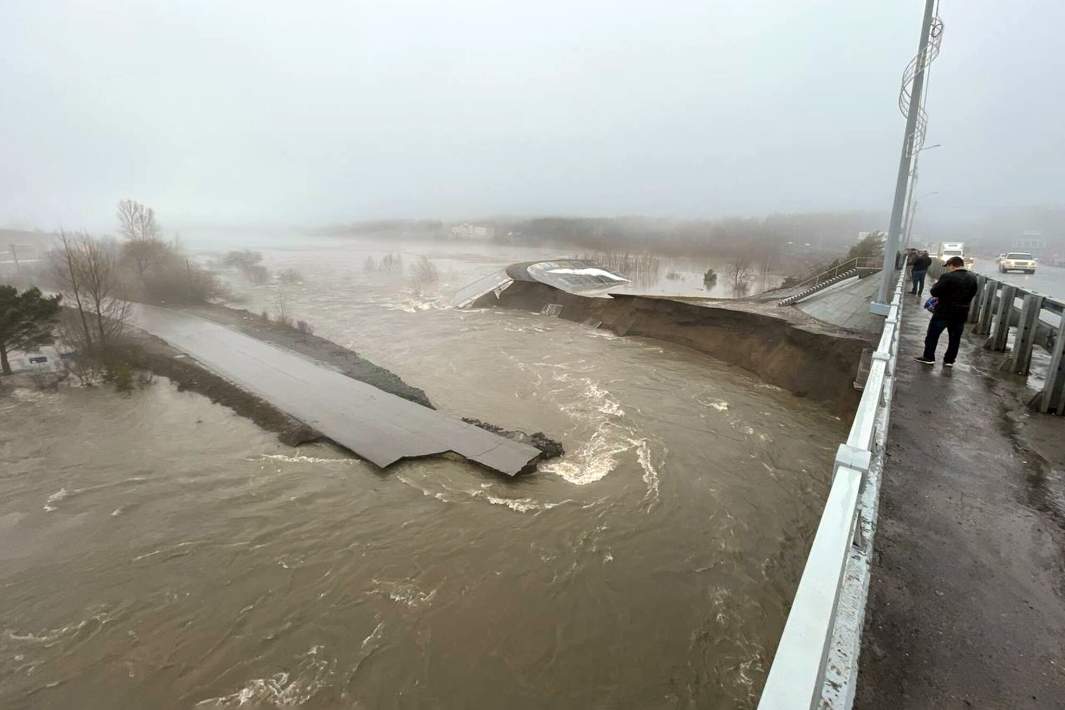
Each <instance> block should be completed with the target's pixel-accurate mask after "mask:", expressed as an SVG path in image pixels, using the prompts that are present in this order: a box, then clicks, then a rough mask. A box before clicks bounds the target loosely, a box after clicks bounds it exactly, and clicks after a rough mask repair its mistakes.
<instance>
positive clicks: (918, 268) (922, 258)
mask: <svg viewBox="0 0 1065 710" xmlns="http://www.w3.org/2000/svg"><path fill="white" fill-rule="evenodd" d="M931 265H932V257H930V256H928V252H926V251H922V252H921V253H920V254H918V255H917V256H916V258H914V260H913V270H912V271H911V272H910V279H911V280H912V281H913V288H912V289H910V293H911V294H913V295H914V296H917V297H918V298H920V297H921V294H922V293H924V278H925V276H926V275H928V267H929V266H931Z"/></svg>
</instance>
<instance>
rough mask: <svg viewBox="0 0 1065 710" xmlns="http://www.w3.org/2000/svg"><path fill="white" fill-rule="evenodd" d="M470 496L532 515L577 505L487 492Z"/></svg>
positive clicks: (476, 492)
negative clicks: (567, 505)
mask: <svg viewBox="0 0 1065 710" xmlns="http://www.w3.org/2000/svg"><path fill="white" fill-rule="evenodd" d="M469 495H470V497H472V498H484V499H485V500H487V501H488V502H489V503H491V504H492V505H502V506H506V507H507V508H510V509H511V510H513V511H515V512H517V513H530V512H539V511H541V510H551V509H552V508H557V507H558V506H560V505H565V504H566V503H575V502H576V501H574V500H572V499H569V498H567V499H566V500H560V501H558V502H557V503H549V502H546V501H540V500H534V499H532V498H502V497H499V496H494V495H492V494H491V493H489V492H488V491H486V490H477V491H469Z"/></svg>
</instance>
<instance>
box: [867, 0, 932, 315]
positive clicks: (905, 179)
mask: <svg viewBox="0 0 1065 710" xmlns="http://www.w3.org/2000/svg"><path fill="white" fill-rule="evenodd" d="M935 4H936V0H925V9H924V19H923V21H922V23H921V39H920V43H919V44H918V47H917V56H916V58H915V60H914V62H913V84H912V88H911V90H910V96H909V110H908V111H907V115H906V132H905V133H904V134H903V138H902V155H901V156H899V171H898V177H897V178H896V180H895V202H894V205H893V206H892V208H891V223H890V225H889V226H888V238H887V243H886V244H885V245H884V267H883V270H882V271H881V272H880V291H879V293H878V294H877V300H876V302H875V303H873V304H872V305H871V306H870V310H872V311H873V312H874V313H877V314H880V315H887V313H888V309H889V304H890V302H891V296H890V294H891V289H892V287H893V286H894V283H895V278H894V277H895V258H896V254H897V253H898V249H899V237H900V236H901V234H902V218H903V209H904V207H905V206H906V194H907V192H908V190H909V183H910V171H911V170H912V168H913V159H914V157H915V155H916V151H917V150H919V148H920V146H918V145H917V129H918V125H917V122H918V118H919V116H920V113H921V100H922V94H921V92H922V91H923V89H924V77H925V69H926V66H927V64H928V60H929V56H928V54H927V52H928V39H929V36H930V34H931V29H932V17H933V14H934V11H935ZM903 89H904V91H905V84H904V85H903Z"/></svg>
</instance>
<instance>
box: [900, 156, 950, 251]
mask: <svg viewBox="0 0 1065 710" xmlns="http://www.w3.org/2000/svg"><path fill="white" fill-rule="evenodd" d="M942 147H943V144H942V143H935V144H933V145H926V146H925V147H924V148H921V149H920V150H918V151H917V152H916V153H914V155H913V170H912V171H911V172H910V186H909V189H908V190H907V191H906V217H905V218H904V219H903V222H902V223H903V227H904V231H905V234H906V238H905V239H904V240H903V248H908V247H909V246H910V227H912V226H913V210H914V197H913V191H914V190H915V189H917V162H918V160H919V159H920V157H921V153H923V152H925V151H926V150H932V149H933V148H942Z"/></svg>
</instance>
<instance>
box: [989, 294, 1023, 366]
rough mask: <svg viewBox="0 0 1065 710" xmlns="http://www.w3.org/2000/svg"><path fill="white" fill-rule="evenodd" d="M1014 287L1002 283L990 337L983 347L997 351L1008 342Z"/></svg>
mask: <svg viewBox="0 0 1065 710" xmlns="http://www.w3.org/2000/svg"><path fill="white" fill-rule="evenodd" d="M1015 292H1016V289H1015V288H1014V287H1013V286H1008V285H1006V284H1002V293H1001V294H1000V295H999V297H998V308H997V309H996V312H995V323H994V327H993V328H992V332H991V339H990V340H988V341H987V344H986V345H985V347H988V348H990V349H991V350H995V351H997V352H1004V351H1005V350H1006V343H1008V342H1009V336H1010V321H1011V320H1013V299H1014V294H1015Z"/></svg>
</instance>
